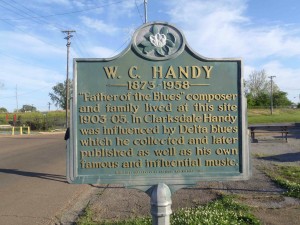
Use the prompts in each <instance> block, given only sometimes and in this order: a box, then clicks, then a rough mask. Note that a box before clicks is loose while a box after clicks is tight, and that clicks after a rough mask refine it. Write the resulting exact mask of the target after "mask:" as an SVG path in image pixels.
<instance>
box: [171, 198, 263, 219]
mask: <svg viewBox="0 0 300 225" xmlns="http://www.w3.org/2000/svg"><path fill="white" fill-rule="evenodd" d="M171 224H172V225H198V224H218V225H227V224H240V225H242V224H244V225H246V224H247V225H250V224H253V225H254V224H260V222H259V220H257V219H256V218H255V217H254V216H253V215H252V214H250V212H249V208H248V207H246V206H244V205H241V204H238V203H237V202H235V201H234V199H233V198H232V197H230V196H225V197H222V198H221V199H219V200H217V201H214V202H212V203H209V204H208V205H206V206H199V207H197V208H192V209H183V210H180V211H178V212H176V213H175V214H174V215H173V216H172V223H171Z"/></svg>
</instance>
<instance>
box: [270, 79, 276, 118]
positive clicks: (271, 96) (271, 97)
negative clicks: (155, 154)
mask: <svg viewBox="0 0 300 225" xmlns="http://www.w3.org/2000/svg"><path fill="white" fill-rule="evenodd" d="M274 77H276V76H269V78H270V79H271V94H270V99H271V107H270V110H271V115H273V78H274Z"/></svg>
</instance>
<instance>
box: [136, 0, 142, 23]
mask: <svg viewBox="0 0 300 225" xmlns="http://www.w3.org/2000/svg"><path fill="white" fill-rule="evenodd" d="M134 3H135V7H136V9H137V11H138V14H139V16H140V18H141V21H142V23H143V22H144V21H143V19H144V18H143V16H142V14H141V12H140V9H139V6H138V5H137V3H136V0H135V1H134Z"/></svg>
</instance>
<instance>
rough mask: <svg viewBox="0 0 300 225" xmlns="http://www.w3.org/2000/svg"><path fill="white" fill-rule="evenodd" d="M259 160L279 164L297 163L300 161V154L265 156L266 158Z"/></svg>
mask: <svg viewBox="0 0 300 225" xmlns="http://www.w3.org/2000/svg"><path fill="white" fill-rule="evenodd" d="M258 159H263V160H269V161H277V162H297V161H300V152H295V153H285V154H281V155H272V156H265V157H259V158H258Z"/></svg>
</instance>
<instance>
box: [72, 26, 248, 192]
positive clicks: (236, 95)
mask: <svg viewBox="0 0 300 225" xmlns="http://www.w3.org/2000/svg"><path fill="white" fill-rule="evenodd" d="M241 70H242V61H241V60H240V59H209V58H205V57H203V56H201V55H199V54H197V53H195V52H194V51H193V50H192V49H191V48H190V47H189V45H188V44H187V42H186V40H185V38H184V36H183V34H182V32H181V31H180V30H178V29H177V28H176V27H174V26H172V25H170V24H168V23H162V22H155V23H147V24H144V25H143V26H141V27H140V28H139V29H137V30H136V32H135V34H134V36H133V38H132V41H131V43H130V45H129V46H128V47H127V49H125V50H124V51H123V52H122V53H120V54H119V55H118V56H116V57H113V58H101V59H94V58H93V59H87V58H77V59H74V82H73V84H74V87H73V99H72V116H71V118H72V121H71V129H70V131H71V133H70V134H71V135H70V140H69V147H68V180H69V182H71V183H93V184H100V183H101V184H102V183H106V184H108V183H121V184H124V185H125V186H145V187H146V186H148V187H149V186H152V185H155V184H158V183H166V184H167V185H171V186H172V185H192V184H195V183H196V182H198V181H213V180H218V181H220V180H241V179H247V178H248V177H249V175H250V170H249V151H248V148H249V146H248V137H247V121H246V106H245V104H246V103H245V97H244V90H243V79H242V72H241Z"/></svg>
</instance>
